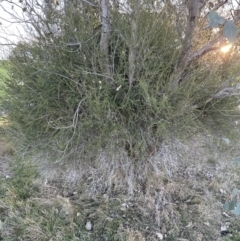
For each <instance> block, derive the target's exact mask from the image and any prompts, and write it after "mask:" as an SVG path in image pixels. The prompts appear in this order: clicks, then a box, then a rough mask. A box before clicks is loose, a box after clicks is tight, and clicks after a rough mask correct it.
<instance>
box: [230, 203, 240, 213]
mask: <svg viewBox="0 0 240 241" xmlns="http://www.w3.org/2000/svg"><path fill="white" fill-rule="evenodd" d="M231 213H232V214H235V215H236V216H238V215H240V203H239V202H238V203H237V205H236V207H235V209H234V210H232V211H231Z"/></svg>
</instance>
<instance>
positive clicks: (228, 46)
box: [221, 44, 232, 53]
mask: <svg viewBox="0 0 240 241" xmlns="http://www.w3.org/2000/svg"><path fill="white" fill-rule="evenodd" d="M231 48H232V44H228V45H226V46H224V47H222V48H221V52H223V53H227V52H228V51H229V50H230V49H231Z"/></svg>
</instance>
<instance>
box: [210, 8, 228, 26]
mask: <svg viewBox="0 0 240 241" xmlns="http://www.w3.org/2000/svg"><path fill="white" fill-rule="evenodd" d="M207 18H208V20H209V26H210V27H212V28H215V27H218V25H219V24H224V23H225V22H226V19H225V18H224V17H221V16H219V15H218V13H217V12H215V11H213V10H211V11H210V12H209V13H208V15H207Z"/></svg>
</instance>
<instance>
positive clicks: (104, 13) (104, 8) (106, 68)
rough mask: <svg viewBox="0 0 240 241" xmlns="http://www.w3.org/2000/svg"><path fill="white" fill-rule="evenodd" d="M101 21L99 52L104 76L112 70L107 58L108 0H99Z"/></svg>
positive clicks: (108, 34) (108, 75) (107, 75)
mask: <svg viewBox="0 0 240 241" xmlns="http://www.w3.org/2000/svg"><path fill="white" fill-rule="evenodd" d="M101 23H102V32H101V40H100V52H101V66H102V72H103V74H104V75H106V77H111V75H112V70H111V67H110V60H109V38H110V31H111V27H110V12H109V1H108V0H101Z"/></svg>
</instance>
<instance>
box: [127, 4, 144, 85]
mask: <svg viewBox="0 0 240 241" xmlns="http://www.w3.org/2000/svg"><path fill="white" fill-rule="evenodd" d="M140 3H141V0H136V2H135V3H134V5H133V9H132V14H131V15H132V18H131V41H130V45H129V56H128V61H129V74H128V75H129V76H128V78H129V86H130V87H131V86H132V84H133V82H134V74H135V70H136V53H137V18H138V13H139V9H140Z"/></svg>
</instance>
